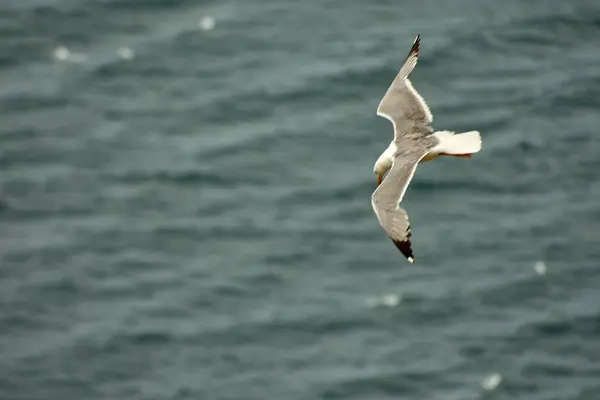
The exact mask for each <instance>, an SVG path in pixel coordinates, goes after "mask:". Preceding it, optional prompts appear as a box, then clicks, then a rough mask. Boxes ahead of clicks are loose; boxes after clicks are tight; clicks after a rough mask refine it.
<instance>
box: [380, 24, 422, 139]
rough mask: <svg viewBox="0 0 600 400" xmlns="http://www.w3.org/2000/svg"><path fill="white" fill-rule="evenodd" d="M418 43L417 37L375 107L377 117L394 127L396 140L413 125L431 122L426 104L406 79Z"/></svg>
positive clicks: (419, 38) (415, 54)
mask: <svg viewBox="0 0 600 400" xmlns="http://www.w3.org/2000/svg"><path fill="white" fill-rule="evenodd" d="M420 42H421V37H420V35H417V38H416V39H415V42H414V44H413V46H412V48H411V49H410V52H409V53H408V56H407V57H406V60H405V61H404V64H403V65H402V68H400V71H399V72H398V74H397V75H396V78H395V79H394V81H393V82H392V84H391V85H390V87H389V88H388V90H387V91H386V93H385V95H384V96H383V98H382V99H381V102H380V103H379V106H378V107H377V115H379V116H382V117H384V118H387V119H388V120H390V121H391V122H392V124H393V125H394V134H395V137H396V138H397V137H399V136H402V134H404V133H406V132H407V131H408V130H410V128H412V127H413V126H415V124H419V125H429V124H431V122H432V121H433V116H432V115H431V110H429V107H428V106H427V103H425V100H423V97H421V95H420V94H419V93H418V92H417V91H416V90H415V88H414V87H413V85H412V83H411V82H410V80H409V79H408V75H409V74H410V73H411V72H412V70H413V69H414V68H415V66H416V65H417V60H418V58H419V44H420Z"/></svg>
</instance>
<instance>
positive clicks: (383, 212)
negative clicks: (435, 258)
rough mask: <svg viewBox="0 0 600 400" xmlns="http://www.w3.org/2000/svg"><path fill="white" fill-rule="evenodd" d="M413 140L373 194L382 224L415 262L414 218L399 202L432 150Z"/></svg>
mask: <svg viewBox="0 0 600 400" xmlns="http://www.w3.org/2000/svg"><path fill="white" fill-rule="evenodd" d="M413 143H415V144H414V145H413V148H411V149H410V151H406V152H403V154H401V155H400V156H398V157H395V158H394V162H393V165H392V168H391V169H390V172H389V173H388V175H387V176H386V177H385V179H384V180H383V182H382V183H381V185H379V187H377V189H376V190H375V192H373V195H372V196H371V205H372V206H373V210H374V211H375V215H376V216H377V219H378V220H379V223H380V224H381V227H382V228H383V229H384V230H385V232H386V233H387V234H388V236H389V237H390V239H392V242H394V244H395V245H396V247H397V248H398V249H399V250H400V252H402V254H403V255H404V256H405V257H406V258H407V259H408V261H410V262H411V263H413V262H414V260H415V257H414V254H413V251H412V246H411V242H410V238H411V236H412V233H411V229H410V221H409V220H408V214H407V213H406V211H405V210H404V209H403V208H401V207H400V205H399V203H400V202H401V201H402V198H403V197H404V193H406V189H407V188H408V185H409V184H410V181H411V180H412V178H413V176H414V174H415V171H416V169H417V165H418V164H419V161H421V159H422V158H423V157H424V156H425V155H426V154H427V153H428V151H429V150H428V149H427V148H426V147H423V146H421V145H419V144H416V143H417V142H413Z"/></svg>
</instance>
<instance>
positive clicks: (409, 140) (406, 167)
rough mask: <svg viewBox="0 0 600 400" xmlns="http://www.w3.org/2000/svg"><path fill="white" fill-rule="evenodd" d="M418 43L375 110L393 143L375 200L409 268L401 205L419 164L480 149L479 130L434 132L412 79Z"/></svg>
mask: <svg viewBox="0 0 600 400" xmlns="http://www.w3.org/2000/svg"><path fill="white" fill-rule="evenodd" d="M420 42H421V35H417V37H416V39H415V41H414V43H413V46H412V48H411V49H410V52H409V53H408V56H407V57H406V60H405V61H404V64H403V65H402V68H400V71H399V72H398V75H396V78H395V79H394V80H393V82H392V83H391V85H390V87H389V88H388V90H387V92H386V93H385V95H384V96H383V98H382V99H381V102H380V103H379V106H378V107H377V115H379V116H380V117H384V118H386V119H388V120H389V121H391V123H392V125H393V127H394V139H393V140H392V141H391V143H390V145H389V146H388V148H387V149H386V150H385V151H384V152H383V153H382V154H381V156H379V158H378V159H377V161H376V162H375V166H374V168H373V172H374V173H375V176H377V184H378V186H377V189H375V191H374V192H373V195H372V196H371V205H372V206H373V210H374V211H375V215H376V216H377V219H378V220H379V223H380V224H381V227H382V228H383V230H384V231H385V232H386V233H387V235H388V236H389V237H390V239H391V240H392V242H394V244H395V245H396V247H397V248H398V250H400V252H401V253H402V254H403V255H404V257H406V258H407V259H408V261H409V262H410V263H411V264H412V263H414V262H415V256H414V254H413V251H412V246H411V241H410V238H411V236H412V232H411V228H410V222H409V220H408V214H407V213H406V211H405V210H404V209H403V208H402V207H400V202H401V201H402V198H403V197H404V193H406V188H407V187H408V185H409V184H410V181H411V180H412V178H413V175H414V174H415V171H416V169H417V165H418V164H419V163H421V162H426V161H431V160H434V159H436V158H438V157H439V156H453V157H464V158H471V156H472V154H473V153H477V152H478V151H479V150H481V136H480V134H479V131H470V132H465V133H459V134H455V132H452V131H435V132H434V130H433V128H432V127H431V122H432V121H433V117H432V115H431V111H430V110H429V107H428V106H427V104H426V103H425V100H423V97H421V95H420V94H419V93H418V92H417V91H416V90H415V88H414V87H413V85H412V83H411V82H410V80H409V79H408V75H409V74H410V73H411V72H412V70H413V69H414V68H415V66H416V65H417V59H418V58H419V44H420ZM388 171H389V173H388V174H387V176H386V177H385V179H383V176H384V175H385V174H386V172H388Z"/></svg>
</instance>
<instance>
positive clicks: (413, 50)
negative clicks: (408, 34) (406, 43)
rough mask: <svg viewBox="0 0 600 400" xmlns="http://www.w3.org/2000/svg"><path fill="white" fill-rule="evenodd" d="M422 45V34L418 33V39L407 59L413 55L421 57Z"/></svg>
mask: <svg viewBox="0 0 600 400" xmlns="http://www.w3.org/2000/svg"><path fill="white" fill-rule="evenodd" d="M420 45H421V34H420V33H417V37H416V38H415V42H414V43H413V45H412V47H411V49H410V51H409V52H408V56H407V57H406V58H407V59H408V58H409V57H410V56H411V55H412V54H416V55H417V56H418V55H419V46H420Z"/></svg>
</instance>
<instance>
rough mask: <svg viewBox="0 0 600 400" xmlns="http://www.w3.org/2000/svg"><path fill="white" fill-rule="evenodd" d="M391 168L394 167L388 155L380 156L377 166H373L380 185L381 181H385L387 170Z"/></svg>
mask: <svg viewBox="0 0 600 400" xmlns="http://www.w3.org/2000/svg"><path fill="white" fill-rule="evenodd" d="M390 168H392V160H391V159H390V158H388V157H385V156H384V155H382V156H381V157H379V159H378V160H377V162H376V163H375V166H374V167H373V173H374V174H375V176H376V177H377V185H378V186H379V185H381V182H382V181H383V176H384V175H385V173H386V172H388V171H389V170H390Z"/></svg>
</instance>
